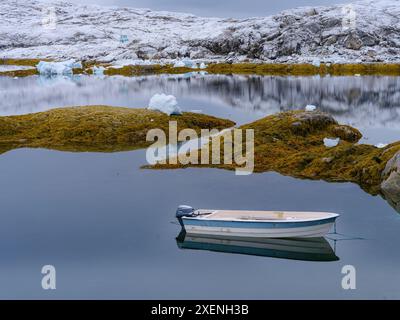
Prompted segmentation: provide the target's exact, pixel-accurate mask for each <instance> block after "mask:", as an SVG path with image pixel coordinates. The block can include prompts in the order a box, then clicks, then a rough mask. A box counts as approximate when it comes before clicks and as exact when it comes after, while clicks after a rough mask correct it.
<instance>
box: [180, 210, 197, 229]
mask: <svg viewBox="0 0 400 320" xmlns="http://www.w3.org/2000/svg"><path fill="white" fill-rule="evenodd" d="M193 216H194V209H193V208H192V207H190V206H185V205H181V206H179V207H178V209H177V210H176V218H177V219H178V221H179V224H180V225H181V227H182V228H183V221H182V217H193Z"/></svg>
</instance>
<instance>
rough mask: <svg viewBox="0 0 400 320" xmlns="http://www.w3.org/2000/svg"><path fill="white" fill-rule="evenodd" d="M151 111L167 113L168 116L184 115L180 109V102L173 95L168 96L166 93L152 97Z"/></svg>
mask: <svg viewBox="0 0 400 320" xmlns="http://www.w3.org/2000/svg"><path fill="white" fill-rule="evenodd" d="M148 109H150V110H158V111H161V112H164V113H166V114H167V115H169V116H170V115H172V114H175V115H178V114H182V111H181V109H180V108H179V107H178V102H177V101H176V98H175V97H174V96H172V95H166V94H164V93H161V94H155V95H154V96H152V97H151V99H150V102H149V107H148Z"/></svg>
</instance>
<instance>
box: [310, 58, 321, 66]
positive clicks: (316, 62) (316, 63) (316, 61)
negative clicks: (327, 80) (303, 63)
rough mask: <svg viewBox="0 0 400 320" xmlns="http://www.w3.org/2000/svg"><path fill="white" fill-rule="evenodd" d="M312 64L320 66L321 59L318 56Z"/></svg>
mask: <svg viewBox="0 0 400 320" xmlns="http://www.w3.org/2000/svg"><path fill="white" fill-rule="evenodd" d="M312 65H313V66H314V67H317V68H319V67H320V66H321V60H319V59H318V58H314V59H313V61H312Z"/></svg>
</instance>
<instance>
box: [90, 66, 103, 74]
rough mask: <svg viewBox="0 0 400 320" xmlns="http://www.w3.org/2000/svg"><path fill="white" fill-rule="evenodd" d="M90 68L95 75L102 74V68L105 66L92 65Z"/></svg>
mask: <svg viewBox="0 0 400 320" xmlns="http://www.w3.org/2000/svg"><path fill="white" fill-rule="evenodd" d="M92 70H93V74H94V75H96V76H103V75H104V70H105V68H104V67H102V66H100V67H96V66H94V67H93V69H92Z"/></svg>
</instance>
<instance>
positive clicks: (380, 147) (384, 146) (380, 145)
mask: <svg viewBox="0 0 400 320" xmlns="http://www.w3.org/2000/svg"><path fill="white" fill-rule="evenodd" d="M387 146H388V144H387V143H378V144H376V145H375V147H377V148H378V149H383V148H386V147H387Z"/></svg>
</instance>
